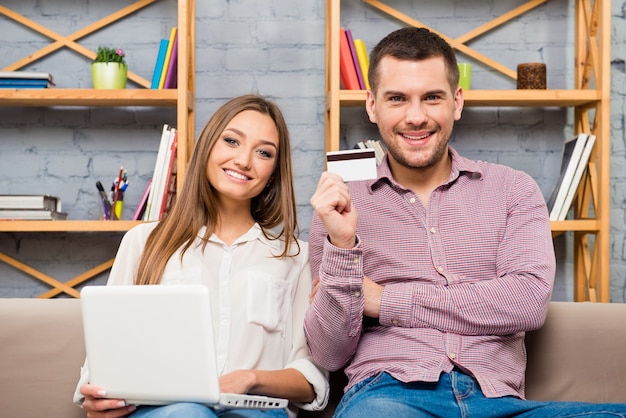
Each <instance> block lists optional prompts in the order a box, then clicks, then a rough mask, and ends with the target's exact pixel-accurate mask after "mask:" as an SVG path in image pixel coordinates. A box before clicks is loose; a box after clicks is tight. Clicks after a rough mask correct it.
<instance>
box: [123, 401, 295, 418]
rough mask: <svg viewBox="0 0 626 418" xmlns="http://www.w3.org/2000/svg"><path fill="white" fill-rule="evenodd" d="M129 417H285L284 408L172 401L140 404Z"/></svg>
mask: <svg viewBox="0 0 626 418" xmlns="http://www.w3.org/2000/svg"><path fill="white" fill-rule="evenodd" d="M129 417H130V418H216V417H220V418H287V411H286V410H285V409H271V410H267V411H261V410H258V409H226V410H215V409H212V408H209V407H208V406H206V405H201V404H197V403H187V402H181V403H174V404H171V405H165V406H140V407H139V408H137V410H136V411H135V412H133V413H132V414H130V415H129Z"/></svg>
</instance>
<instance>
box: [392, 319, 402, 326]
mask: <svg viewBox="0 0 626 418" xmlns="http://www.w3.org/2000/svg"><path fill="white" fill-rule="evenodd" d="M391 323H392V324H394V325H395V326H398V324H399V323H400V322H398V320H397V319H394V320H393V321H391Z"/></svg>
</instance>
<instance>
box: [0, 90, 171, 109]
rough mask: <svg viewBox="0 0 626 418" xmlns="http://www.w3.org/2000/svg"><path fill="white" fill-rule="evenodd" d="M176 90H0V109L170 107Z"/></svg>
mask: <svg viewBox="0 0 626 418" xmlns="http://www.w3.org/2000/svg"><path fill="white" fill-rule="evenodd" d="M177 103H178V91H177V90H176V89H167V90H152V89H119V90H94V89H58V88H50V89H0V106H40V107H46V106H159V107H163V106H165V107H174V106H176V105H177Z"/></svg>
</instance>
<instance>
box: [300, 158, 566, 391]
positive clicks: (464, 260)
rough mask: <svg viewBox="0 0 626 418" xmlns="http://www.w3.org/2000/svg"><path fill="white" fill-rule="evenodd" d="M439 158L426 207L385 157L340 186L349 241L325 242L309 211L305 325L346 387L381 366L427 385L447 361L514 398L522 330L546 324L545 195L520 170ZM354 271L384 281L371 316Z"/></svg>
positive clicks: (549, 275)
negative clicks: (313, 284)
mask: <svg viewBox="0 0 626 418" xmlns="http://www.w3.org/2000/svg"><path fill="white" fill-rule="evenodd" d="M450 156H451V158H452V170H451V174H450V177H449V179H448V181H447V182H446V183H445V184H443V185H441V186H440V187H438V188H437V189H435V190H434V191H433V192H432V194H431V196H430V200H429V203H428V207H427V208H425V207H424V206H423V205H422V203H421V202H420V200H419V198H418V197H417V195H416V194H415V193H413V192H411V191H410V190H407V189H404V188H403V187H401V186H400V185H398V184H397V183H396V182H395V181H394V180H393V178H392V176H391V172H390V170H389V166H388V164H387V160H386V158H385V160H384V162H383V164H382V165H381V166H380V167H379V169H378V170H379V171H378V175H379V177H378V179H376V180H368V181H356V182H349V183H348V186H349V188H350V194H351V196H352V202H353V204H354V205H355V207H356V209H357V213H358V214H359V223H358V229H357V242H358V244H357V246H356V247H355V248H353V249H340V248H337V247H335V246H333V245H332V244H331V243H330V242H329V241H328V239H327V235H326V232H325V231H324V228H323V226H322V224H321V222H320V220H319V218H318V217H317V216H314V217H313V220H312V223H311V229H310V232H309V242H310V260H311V269H312V272H313V276H319V277H320V279H321V285H320V290H319V291H318V293H317V294H316V297H315V299H314V300H313V302H312V305H311V307H310V308H309V310H308V312H307V316H306V319H305V331H306V335H307V339H308V342H309V347H310V349H311V352H312V354H313V357H314V359H315V360H316V361H317V362H318V363H319V364H320V365H321V366H322V367H325V368H327V369H329V370H337V369H339V368H341V367H344V366H346V365H347V367H346V369H345V371H346V374H347V376H348V378H349V382H348V388H349V387H351V386H352V385H354V384H355V383H357V382H359V381H361V380H363V379H365V378H367V377H370V376H373V375H376V374H377V373H379V372H382V371H385V372H388V373H390V374H391V375H392V376H394V377H395V378H397V379H399V380H401V381H403V382H410V381H430V382H432V381H437V380H438V379H439V375H440V374H441V373H442V372H450V371H451V370H452V369H453V367H455V366H456V367H458V368H459V369H461V370H464V371H465V372H467V373H468V374H471V375H473V376H474V377H475V378H476V379H477V380H478V382H479V384H480V387H481V389H482V391H483V393H484V394H485V395H486V396H488V397H498V396H506V395H513V396H518V397H522V398H523V397H524V374H525V369H526V350H525V346H524V334H525V331H529V330H533V329H537V328H540V327H541V325H542V324H543V322H544V320H545V317H546V314H547V309H548V304H549V301H550V296H551V292H552V284H553V279H554V274H555V268H556V262H555V257H554V248H553V243H552V235H551V232H550V223H549V216H548V211H547V209H546V205H545V201H544V198H543V195H542V194H541V191H540V190H539V188H538V186H537V184H536V182H535V181H534V180H533V179H532V178H531V177H530V176H528V175H527V174H525V173H523V172H521V171H517V170H513V169H511V168H509V167H505V166H502V165H497V164H492V163H487V162H483V161H472V160H469V159H466V158H463V157H461V156H459V155H458V153H456V152H455V151H454V150H453V149H452V148H450ZM363 276H367V277H369V278H370V279H372V280H374V281H375V282H377V283H379V284H381V285H384V286H385V287H384V291H383V295H382V300H381V308H380V317H379V319H378V321H372V320H368V319H367V318H366V319H364V318H363V306H364V300H363V293H362V281H363Z"/></svg>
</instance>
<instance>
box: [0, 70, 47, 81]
mask: <svg viewBox="0 0 626 418" xmlns="http://www.w3.org/2000/svg"><path fill="white" fill-rule="evenodd" d="M14 78H20V79H30V80H48V81H52V74H50V73H43V72H38V71H0V79H14Z"/></svg>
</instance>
